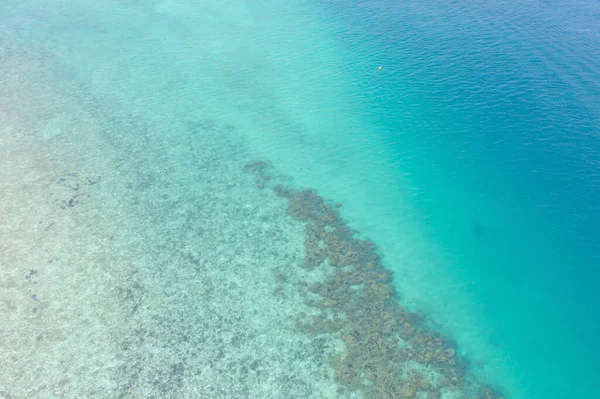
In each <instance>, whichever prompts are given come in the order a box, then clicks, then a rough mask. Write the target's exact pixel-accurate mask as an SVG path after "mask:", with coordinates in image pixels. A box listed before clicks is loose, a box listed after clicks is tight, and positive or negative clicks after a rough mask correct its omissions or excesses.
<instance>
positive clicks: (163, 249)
mask: <svg viewBox="0 0 600 399" xmlns="http://www.w3.org/2000/svg"><path fill="white" fill-rule="evenodd" d="M3 58H4V59H3V63H2V66H1V67H0V81H2V82H3V84H2V85H1V86H0V98H1V99H2V103H1V104H0V107H1V108H2V111H1V112H0V175H1V178H0V192H1V193H2V195H1V196H0V209H1V215H2V216H1V217H0V262H1V263H2V265H1V268H0V313H1V314H2V319H3V322H2V323H0V353H1V354H2V355H0V369H2V370H3V372H2V376H1V377H0V397H4V398H21V397H36V398H50V397H57V398H61V397H64V398H84V397H90V398H92V397H95V398H101V397H106V398H112V397H122V398H127V397H131V398H133V397H136V398H140V397H147V398H151V397H155V398H168V397H211V398H219V397H223V398H234V397H271V398H293V397H297V398H306V397H333V396H335V391H336V389H337V387H336V384H335V383H334V380H333V371H332V369H331V368H330V367H329V365H328V364H327V363H326V362H325V359H327V358H328V356H331V355H333V354H335V353H339V351H340V350H341V349H342V346H341V344H340V341H338V340H337V338H336V337H335V336H330V335H329V336H327V335H324V336H323V337H322V338H318V339H315V338H314V337H307V336H305V335H304V334H302V333H300V332H298V331H297V330H296V329H295V327H294V323H295V317H296V315H297V314H298V313H299V312H302V311H304V312H308V313H309V314H310V313H311V312H314V310H312V309H311V308H309V307H308V306H306V305H305V304H304V303H303V298H302V296H301V295H300V293H299V292H298V289H297V285H298V283H299V282H301V281H307V282H310V280H314V279H316V278H318V277H319V276H318V275H316V274H315V273H312V274H311V275H310V276H308V275H305V274H304V273H305V271H304V270H303V269H301V268H298V267H296V265H297V264H298V263H300V262H301V261H302V259H303V256H304V254H303V251H304V248H303V234H304V229H303V226H302V224H300V223H298V222H296V221H293V220H292V219H291V218H290V217H289V216H288V215H287V214H286V202H285V200H283V199H281V198H278V197H277V196H275V195H273V193H272V192H270V191H268V190H261V189H259V188H257V182H256V178H255V177H254V176H252V175H250V174H248V173H244V170H243V166H244V164H245V163H247V162H249V161H252V157H251V154H248V153H247V152H246V151H245V150H244V146H243V141H241V139H240V140H238V139H237V135H236V133H235V131H234V128H233V127H230V126H223V125H219V124H218V123H217V122H214V121H211V120H199V121H198V120H196V121H184V122H182V123H181V124H180V125H178V126H173V129H172V130H171V131H169V132H165V131H154V130H153V128H152V126H148V125H146V124H145V123H144V122H143V121H136V120H133V119H131V120H118V121H115V120H114V119H111V118H110V113H109V112H108V111H105V110H103V109H102V106H101V105H98V104H94V103H93V102H92V100H90V99H89V98H88V97H86V96H85V93H84V92H83V91H82V90H81V89H78V88H77V87H73V86H72V83H69V80H68V79H66V78H65V77H64V76H61V74H60V73H58V72H56V71H53V70H52V66H51V63H49V61H48V60H45V59H43V58H40V57H34V56H31V55H28V54H26V53H25V52H21V51H19V49H18V48H13V49H11V51H5V52H4V54H3ZM73 93H75V95H74V94H73ZM77 94H81V96H80V97H78V96H77ZM184 171H185V173H183V172H184Z"/></svg>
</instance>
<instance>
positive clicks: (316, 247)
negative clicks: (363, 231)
mask: <svg viewBox="0 0 600 399" xmlns="http://www.w3.org/2000/svg"><path fill="white" fill-rule="evenodd" d="M245 170H246V171H248V172H253V173H255V174H256V176H257V179H258V181H257V186H258V187H259V188H261V189H262V188H265V186H266V185H267V183H269V182H271V181H272V179H271V174H270V173H269V172H270V171H271V166H270V165H269V164H268V163H265V162H256V163H252V164H248V165H246V166H245ZM270 187H272V188H273V190H274V191H275V193H276V194H277V195H278V196H280V197H284V198H286V199H287V200H288V209H287V212H288V214H289V215H290V216H292V217H293V218H294V219H296V220H298V221H301V222H303V223H305V229H306V230H305V231H306V235H305V239H304V244H305V250H306V254H305V260H304V264H302V265H300V266H301V267H303V268H306V269H308V270H312V269H315V268H317V267H326V268H327V269H328V270H327V271H328V273H327V277H326V278H325V279H324V280H323V281H321V282H318V283H314V284H312V285H309V286H307V287H306V288H305V289H304V291H303V292H304V293H305V297H306V304H307V305H309V306H311V307H314V308H315V309H316V310H317V311H318V312H317V314H316V316H315V315H313V316H308V315H306V314H302V315H300V316H299V317H298V321H297V326H298V329H299V330H301V331H302V332H304V333H306V334H311V335H315V336H317V335H321V334H339V336H340V338H341V339H342V340H343V342H344V344H345V353H343V354H342V355H341V356H340V357H339V358H336V359H332V366H333V368H334V371H335V378H336V381H337V383H338V384H339V386H340V389H339V390H340V393H342V392H343V391H345V390H352V391H360V392H362V394H363V396H364V397H365V398H382V399H383V398H416V399H434V398H440V397H441V396H442V394H443V393H444V392H446V391H455V392H456V393H459V394H460V396H461V397H464V398H469V399H470V398H476V399H501V398H503V396H502V395H501V394H499V393H498V392H497V391H496V390H494V389H492V388H489V387H487V386H481V385H479V386H477V384H474V383H473V382H472V381H471V379H470V378H468V375H467V374H468V368H467V364H466V361H465V359H462V358H460V357H459V356H458V352H457V348H456V346H455V344H454V343H453V342H452V341H451V340H449V339H448V338H447V337H445V336H444V335H442V334H440V333H439V332H436V331H434V329H432V328H430V327H429V326H428V323H427V320H426V319H425V318H424V317H423V315H421V314H419V313H415V312H411V311H409V310H407V309H405V308H404V307H402V306H401V305H400V303H399V302H398V298H397V294H396V292H395V290H394V286H393V284H392V278H393V276H392V271H391V270H389V269H387V268H385V267H384V266H383V265H382V263H381V259H380V256H379V254H378V253H377V248H376V246H375V244H374V243H372V242H371V241H368V240H362V239H358V238H356V232H355V231H353V230H352V229H350V228H349V227H348V226H347V225H346V224H345V222H344V221H343V220H342V219H341V217H340V214H339V211H338V209H339V208H340V207H341V204H339V203H335V204H334V203H329V202H327V201H325V200H324V199H323V198H321V197H320V196H319V195H317V193H316V192H315V191H313V190H308V189H304V190H292V189H289V188H287V187H284V186H283V185H280V184H275V183H272V185H270Z"/></svg>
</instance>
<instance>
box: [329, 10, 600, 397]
mask: <svg viewBox="0 0 600 399" xmlns="http://www.w3.org/2000/svg"><path fill="white" fill-rule="evenodd" d="M323 7H324V9H325V10H326V13H328V17H331V18H333V19H334V20H336V21H338V23H339V24H340V26H342V24H344V29H342V28H340V31H339V36H338V39H339V40H340V41H342V42H344V43H345V44H346V46H347V47H346V49H347V51H348V54H356V53H360V54H361V57H360V58H361V59H360V61H359V58H358V57H357V58H356V59H357V62H356V63H355V64H352V65H349V67H350V68H354V69H356V70H360V68H361V65H360V64H361V62H363V60H362V58H363V57H365V58H370V59H372V60H376V62H377V63H378V64H380V65H382V72H384V73H385V74H386V79H385V81H382V80H380V79H377V78H374V79H373V80H372V81H370V82H365V84H364V85H363V86H362V87H361V89H362V91H363V93H364V99H365V101H367V102H368V103H369V104H370V109H371V111H370V114H371V115H370V116H371V117H372V118H373V120H374V121H376V123H377V125H378V127H379V134H381V135H382V137H383V138H384V140H385V141H386V142H387V143H388V145H389V146H390V147H391V148H393V149H394V150H395V152H396V154H397V157H398V159H399V161H401V162H402V169H403V172H404V173H407V174H408V175H409V176H410V180H411V183H412V189H413V190H414V196H413V199H414V202H415V204H417V206H418V207H419V209H420V210H421V211H422V212H423V213H424V215H426V223H427V226H428V229H429V234H430V235H431V237H433V238H434V239H435V240H436V242H437V243H438V244H439V245H441V246H442V247H443V248H445V250H446V251H447V252H448V253H450V254H451V257H452V259H453V260H454V261H453V262H452V264H451V265H448V267H454V268H456V270H457V273H459V274H460V275H461V276H462V277H463V278H464V279H466V280H465V281H469V282H472V284H471V285H469V288H468V290H469V291H470V294H471V295H472V297H473V298H475V299H476V301H478V302H479V303H480V305H481V306H482V308H483V309H484V311H485V314H486V315H487V316H488V318H489V319H490V320H491V322H492V324H493V332H492V333H491V337H490V342H491V343H492V344H494V345H497V346H499V347H501V348H503V350H504V351H505V353H506V356H507V357H508V358H509V359H510V360H509V363H510V364H511V368H512V369H513V371H514V373H515V384H516V385H518V386H519V390H520V391H521V392H525V395H527V397H530V398H566V397H596V396H597V392H596V388H595V387H594V380H595V379H596V378H597V370H598V360H597V359H599V358H600V340H599V339H598V338H599V337H600V311H598V306H599V305H600V291H599V290H598V289H597V287H598V285H599V284H600V256H599V254H598V248H599V244H600V234H599V233H598V227H599V226H600V201H598V199H597V197H598V193H599V191H600V4H599V3H597V2H593V1H577V0H575V1H527V2H516V1H513V0H509V1H505V2H502V1H483V2H481V1H438V0H434V1H432V2H422V1H416V0H407V1H403V2H396V1H389V0H368V1H353V2H339V1H332V2H323ZM345 25H349V26H348V27H346V26H345ZM349 58H351V57H349ZM586 395H587V396H586Z"/></svg>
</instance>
